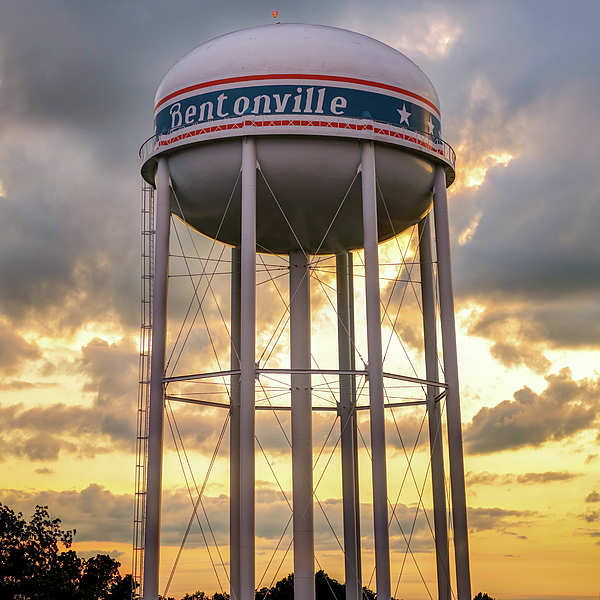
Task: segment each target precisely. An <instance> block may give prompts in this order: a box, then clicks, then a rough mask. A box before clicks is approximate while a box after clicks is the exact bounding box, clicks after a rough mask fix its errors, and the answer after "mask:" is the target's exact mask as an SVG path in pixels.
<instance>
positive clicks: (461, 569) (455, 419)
mask: <svg viewBox="0 0 600 600" xmlns="http://www.w3.org/2000/svg"><path fill="white" fill-rule="evenodd" d="M433 208H434V213H435V233H436V247H437V265H438V279H439V290H440V318H441V326H442V348H443V352H444V373H445V376H446V383H447V384H448V389H447V390H446V411H447V419H448V453H449V458H450V484H451V489H452V517H453V521H454V548H455V557H456V584H457V591H458V600H471V569H470V565H469V536H468V529H467V498H466V490H465V466H464V458H463V444H462V422H461V417H460V391H459V387H458V357H457V352H456V324H455V319H454V293H453V291H452V270H451V265H450V226H449V222H448V199H447V196H446V174H445V171H444V167H443V166H442V165H437V166H436V168H435V183H434V198H433Z"/></svg>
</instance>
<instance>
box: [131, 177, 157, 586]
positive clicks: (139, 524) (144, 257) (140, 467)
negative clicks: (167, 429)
mask: <svg viewBox="0 0 600 600" xmlns="http://www.w3.org/2000/svg"><path fill="white" fill-rule="evenodd" d="M141 205H142V206H141V209H142V212H141V226H142V227H141V228H142V232H141V326H140V360H139V385H138V409H137V439H136V452H135V455H136V461H135V494H134V521H133V565H132V575H133V581H134V584H133V585H134V588H136V589H134V590H132V597H133V598H135V597H138V596H137V594H139V596H140V597H141V595H142V594H143V590H142V587H141V586H142V582H143V580H144V573H143V571H144V549H145V539H144V533H145V521H146V481H147V464H148V415H149V404H150V349H151V346H152V300H153V297H154V189H153V188H152V186H150V185H149V184H148V183H146V182H145V181H143V182H142V201H141Z"/></svg>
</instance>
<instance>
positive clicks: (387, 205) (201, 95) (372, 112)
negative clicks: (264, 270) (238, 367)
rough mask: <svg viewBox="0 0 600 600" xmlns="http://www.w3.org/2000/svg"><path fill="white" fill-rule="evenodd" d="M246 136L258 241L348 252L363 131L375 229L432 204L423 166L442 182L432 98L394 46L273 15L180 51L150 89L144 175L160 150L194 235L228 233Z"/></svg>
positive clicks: (354, 234) (358, 224) (355, 229)
mask: <svg viewBox="0 0 600 600" xmlns="http://www.w3.org/2000/svg"><path fill="white" fill-rule="evenodd" d="M249 135H252V136H256V138H257V158H258V163H259V168H260V173H259V174H258V177H257V218H256V221H257V232H256V233H257V250H258V251H265V252H266V251H269V252H274V253H287V252H289V251H290V250H292V249H298V248H299V247H300V246H301V247H302V248H303V249H304V250H305V251H308V252H310V253H317V252H318V253H321V254H326V253H335V252H340V251H344V250H352V249H356V248H360V247H361V246H362V244H363V240H362V209H361V180H360V174H358V175H357V171H358V169H359V164H360V142H361V140H374V142H375V154H376V172H377V183H378V189H379V198H378V201H379V239H380V241H384V240H386V239H389V238H390V237H392V236H394V235H396V234H398V233H400V232H401V231H403V230H404V229H406V228H407V227H409V226H411V225H414V224H415V223H417V222H418V221H419V220H420V219H421V217H422V216H423V215H424V214H425V213H426V212H427V211H428V210H429V208H430V206H431V189H432V186H433V172H434V166H435V164H436V163H439V162H441V163H443V164H444V165H445V166H446V167H447V170H446V173H447V183H448V184H450V183H451V182H452V181H453V179H454V152H453V151H452V148H450V146H448V144H446V143H445V142H443V141H442V139H441V137H442V132H441V114H440V107H439V100H438V97H437V94H436V92H435V89H434V88H433V85H432V84H431V82H430V81H429V79H428V78H427V77H426V75H425V74H424V73H423V72H422V71H421V70H420V69H419V68H418V67H417V66H416V65H415V64H414V63H413V62H412V61H410V60H409V59H408V58H407V57H406V56H404V55H403V54H401V53H400V52H398V51H397V50H394V49H393V48H391V47H389V46H387V45H385V44H382V43H381V42H378V41H377V40H374V39H372V38H369V37H366V36H364V35H360V34H358V33H354V32H351V31H346V30H343V29H337V28H333V27H324V26H319V25H301V24H274V25H268V26H263V27H255V28H252V29H245V30H242V31H237V32H234V33H229V34H227V35H223V36H221V37H218V38H215V39H213V40H211V41H209V42H206V43H205V44H203V45H201V46H199V47H198V48H196V49H195V50H193V51H192V52H190V53H189V54H187V55H186V56H184V57H183V58H182V59H180V60H179V61H178V62H177V63H176V64H175V65H174V66H173V67H172V68H171V69H170V70H169V72H168V73H167V74H166V75H165V77H164V78H163V80H162V82H161V84H160V86H159V88H158V92H157V94H156V102H155V112H154V135H153V136H152V138H150V139H149V140H148V142H146V144H144V146H143V147H142V150H141V156H142V160H143V167H142V174H143V176H144V177H145V179H146V180H147V181H148V182H150V183H152V184H153V183H154V172H155V169H156V162H157V157H158V156H159V155H165V154H167V155H168V157H169V169H170V172H171V178H172V184H173V191H174V197H173V199H172V210H173V212H174V213H176V214H179V215H180V216H182V217H183V218H184V219H185V221H186V222H187V223H188V224H189V225H190V226H192V227H194V228H195V229H197V230H198V231H200V232H201V233H203V234H205V235H207V236H209V237H211V238H215V239H218V240H219V241H222V242H225V243H227V244H232V245H235V244H238V243H239V241H240V198H241V190H240V188H241V185H240V184H241V181H240V179H241V178H240V177H239V173H240V168H241V139H242V138H243V137H244V136H249Z"/></svg>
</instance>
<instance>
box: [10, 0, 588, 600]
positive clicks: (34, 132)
mask: <svg viewBox="0 0 600 600" xmlns="http://www.w3.org/2000/svg"><path fill="white" fill-rule="evenodd" d="M272 10H278V11H279V14H278V20H280V21H282V22H307V23H316V24H323V25H331V26H336V27H342V28H346V29H351V30H354V31H357V32H360V33H363V34H365V35H368V36H371V37H374V38H376V39H378V40H380V41H382V42H384V43H386V44H388V45H390V46H392V47H394V48H396V49H397V50H399V51H401V52H403V53H405V54H406V55H407V56H408V57H409V58H411V59H412V60H413V61H414V62H416V63H417V65H419V67H421V69H422V70H423V71H424V72H425V73H426V74H427V76H428V77H429V79H430V80H431V81H432V83H433V85H434V86H435V88H436V90H437V92H438V95H439V97H440V102H441V107H442V120H443V128H444V135H443V137H444V139H445V140H446V141H447V142H448V143H449V144H450V145H452V147H453V148H454V149H455V150H456V153H457V157H458V158H457V180H456V182H455V183H454V185H453V186H452V188H450V190H449V206H450V224H451V240H452V252H453V255H452V258H453V274H454V289H455V301H456V310H457V329H458V331H457V333H458V350H459V369H460V381H461V394H462V416H463V433H464V442H465V470H466V472H467V495H468V505H469V513H468V518H469V528H470V544H471V547H470V552H471V570H472V585H473V592H474V593H476V592H478V591H484V592H487V593H489V594H490V595H491V596H493V597H495V598H497V599H502V600H504V599H506V600H509V599H510V600H536V599H542V598H544V599H553V600H567V599H569V600H570V599H577V600H583V599H589V600H591V599H593V598H596V597H597V596H598V593H599V592H600V574H599V572H598V569H597V565H598V561H599V559H600V374H599V372H600V366H599V364H598V349H599V346H600V302H599V300H600V237H599V236H598V235H597V225H598V223H600V169H598V155H599V152H598V148H597V139H598V138H599V136H600V114H599V112H598V106H600V38H599V37H598V35H597V23H598V22H599V21H600V5H598V3H597V2H594V1H593V0H589V1H586V0H574V1H573V2H569V3H567V2H564V1H554V0H544V1H541V0H540V1H536V0H529V1H528V2H517V1H512V0H502V1H500V0H495V1H492V0H490V1H444V2H441V1H423V2H419V3H410V2H405V1H402V0H396V1H395V2H391V1H385V0H371V2H368V3H367V2H349V1H343V2H342V1H339V0H330V1H329V2H327V3H324V2H315V1H312V0H306V1H304V2H301V3H299V2H296V3H293V2H289V1H287V0H286V1H280V2H279V3H278V5H275V4H274V3H273V2H265V1H262V0H248V1H246V2H244V3H243V4H236V3H234V2H230V1H228V0H222V1H221V2H208V1H206V0H194V1H192V0H170V1H169V2H157V1H155V0H147V1H146V2H144V3H142V2H140V1H139V0H120V1H119V2H116V1H113V0H105V1H104V2H79V1H76V0H43V1H41V0H2V2H1V3H0V281H1V282H2V284H1V285H0V358H1V360H0V375H1V377H0V424H1V426H0V473H1V479H0V481H1V483H0V502H2V503H4V504H6V505H8V506H10V507H11V508H13V509H14V510H19V511H22V512H23V513H24V514H25V515H26V516H29V515H31V514H32V512H33V508H34V506H35V505H36V504H43V505H48V506H49V508H50V510H51V512H52V514H53V515H55V516H59V517H60V518H62V519H63V522H64V524H65V526H66V527H68V528H76V529H77V535H76V544H75V548H76V549H77V550H78V551H79V552H80V553H81V554H82V555H84V556H90V555H93V554H95V553H96V552H100V551H102V552H110V553H111V555H112V556H113V557H115V558H117V559H118V560H120V561H121V562H122V563H123V571H124V572H129V570H130V564H131V538H132V504H133V503H132V494H133V476H134V465H135V435H136V414H135V411H136V406H137V381H138V340H139V324H140V316H139V315H140V310H139V306H140V292H139V290H140V187H141V184H140V177H139V167H140V164H139V159H138V149H139V147H140V145H141V144H142V143H143V142H144V141H145V140H146V139H147V138H148V137H149V136H150V134H151V128H152V111H153V104H154V94H155V91H156V89H157V87H158V84H159V83H160V80H161V79H162V77H163V75H164V74H165V73H166V71H167V70H168V69H169V68H170V67H171V66H172V65H173V64H174V63H175V62H176V61H177V60H178V59H179V58H180V57H181V56H183V55H184V54H185V53H187V52H188V51H190V50H191V49H193V48H195V47H196V46H198V45H200V44H201V43H203V42H205V41H207V40H209V39H211V38H213V37H215V36H217V35H221V34H224V33H227V32H229V31H234V30H237V29H242V28H246V27H251V26H256V25H263V24H270V23H272V22H273V18H272V17H271V11H272ZM186 235H187V234H186ZM185 243H187V244H189V243H190V242H185ZM198 243H199V244H200V245H202V243H203V242H201V241H199V242H198ZM401 243H402V244H407V246H406V247H407V248H409V253H410V248H412V247H413V246H414V238H413V240H412V241H411V239H410V236H409V235H408V234H407V235H405V236H403V237H402V239H401ZM411 244H412V245H411ZM205 245H206V244H205ZM394 251H395V250H394V247H393V245H392V246H389V245H388V246H386V247H385V248H383V249H382V256H384V257H387V256H391V254H393V252H394ZM322 278H323V281H324V282H326V281H327V275H326V273H325V271H323V274H322ZM225 283H226V282H225ZM225 283H224V284H222V285H221V287H219V286H218V285H217V284H216V283H215V289H216V290H217V302H216V303H215V304H214V305H213V306H212V308H207V318H208V319H209V320H211V319H212V320H213V321H214V322H215V323H217V325H215V327H216V328H217V329H218V328H219V325H218V321H219V319H220V317H219V314H218V306H219V304H222V305H223V306H225V305H226V304H227V300H226V296H227V293H226V291H225V287H226V285H225ZM177 285H181V286H182V289H183V287H184V286H185V284H184V283H181V284H179V283H177V284H176V283H174V284H173V292H172V295H171V298H172V302H173V307H174V312H173V314H174V315H175V316H178V315H179V316H180V314H181V313H182V311H185V306H186V305H185V302H184V301H183V300H181V301H180V300H178V298H179V296H178V295H177V293H176V290H177ZM263 287H265V289H266V288H267V287H268V286H263ZM313 288H314V289H315V290H316V292H315V299H314V301H313V311H314V314H315V323H316V324H318V325H319V327H318V328H317V327H315V337H314V338H313V346H315V347H321V348H325V347H326V345H327V342H326V336H327V330H328V327H331V321H330V320H328V319H329V317H327V314H326V310H327V303H328V301H327V299H326V296H325V291H324V290H325V288H326V286H325V287H323V286H321V287H318V286H316V284H314V285H313ZM270 289H271V291H272V288H270ZM383 292H384V296H385V293H388V294H389V298H390V299H391V300H390V302H392V300H393V299H394V296H393V291H390V290H389V289H388V288H385V286H384V290H383ZM182 293H183V292H182ZM361 293H362V292H360V291H357V295H358V296H359V297H360V294H361ZM220 294H221V295H220ZM260 294H264V298H265V300H264V301H263V302H262V303H261V302H259V319H261V322H262V323H263V324H265V327H266V326H267V325H271V326H272V325H273V324H276V323H277V320H278V319H279V316H280V313H281V309H280V308H279V309H276V308H275V304H274V303H273V302H272V301H269V300H267V299H266V298H267V295H266V292H259V297H262V296H260ZM319 294H320V295H319ZM385 297H388V296H385ZM396 300H397V298H396ZM396 300H394V302H395V301H396ZM270 302H271V303H270ZM357 303H358V304H360V302H359V300H357ZM392 305H393V302H392ZM410 306H411V305H410V303H407V305H406V309H403V310H406V311H407V312H408V313H410V312H411V311H412V312H413V313H414V310H415V309H414V304H413V305H412V306H413V308H412V309H411V308H410ZM277 310H279V312H277ZM413 316H414V314H413ZM407 322H408V321H407ZM317 329H318V331H317ZM401 338H402V340H403V342H404V344H405V346H406V347H407V348H408V351H409V354H410V355H411V356H413V357H415V360H417V361H418V360H419V357H420V356H421V354H420V350H419V347H418V342H417V341H415V332H414V330H413V329H412V328H411V326H410V325H407V326H405V327H404V329H402V331H401ZM215 340H217V347H218V354H219V353H220V354H219V355H222V354H223V353H225V355H226V347H227V344H226V340H225V337H224V335H223V332H222V331H221V334H219V335H217V336H216V337H215ZM319 340H322V346H319V343H320V342H319ZM219 344H221V345H219ZM323 352H324V351H323ZM277 356H278V355H277V353H275V358H274V360H281V361H283V358H282V356H283V355H281V356H280V358H279V359H278V358H277ZM214 360H215V359H214V357H212V356H211V349H210V348H209V347H208V346H207V344H206V341H205V340H203V339H201V336H198V337H194V336H192V338H191V343H190V345H189V354H188V355H187V358H186V357H185V356H184V357H183V359H182V363H181V365H180V367H179V368H181V369H183V368H184V367H185V366H190V368H191V367H192V366H193V365H194V364H195V363H204V364H206V363H207V362H208V363H211V364H213V363H214ZM390 360H391V359H390ZM186 361H187V362H186ZM176 412H177V413H178V418H179V421H178V422H179V423H180V425H181V433H182V437H183V438H184V439H186V440H187V442H186V443H187V445H188V448H189V450H190V456H191V460H192V462H193V463H194V464H197V466H198V472H202V469H205V468H206V465H207V464H208V462H209V460H210V457H211V455H212V452H213V450H214V448H215V444H216V443H217V441H218V437H219V434H220V431H221V428H222V427H223V424H224V419H225V416H224V415H223V414H222V413H219V412H217V411H213V412H210V411H208V413H206V412H205V413H202V412H201V411H198V410H197V409H195V408H193V407H189V406H185V407H177V408H176ZM327 415H328V413H324V416H323V415H319V416H318V417H315V440H316V442H315V443H321V442H322V443H323V447H324V448H329V449H330V450H331V449H332V442H331V440H329V441H328V440H327V433H328V431H329V429H330V427H331V419H330V418H329V416H327ZM261 419H263V421H260V422H259V425H258V432H259V438H260V439H262V440H263V441H264V444H265V448H266V451H267V453H269V455H270V456H271V457H272V461H273V464H275V465H280V466H281V465H283V463H284V459H285V456H286V451H285V443H284V438H283V436H282V434H280V433H279V430H278V429H277V427H273V423H270V422H268V421H267V420H266V417H262V416H261ZM399 419H400V420H401V428H402V430H403V431H404V432H406V438H405V439H406V440H408V443H409V446H412V445H413V444H415V446H416V448H417V449H416V451H415V457H416V458H415V461H416V462H415V464H419V465H420V467H419V468H420V470H421V472H424V471H425V470H426V465H427V455H426V451H425V449H426V443H425V440H423V439H422V438H418V436H417V433H418V428H419V425H420V423H421V422H422V415H421V413H419V412H418V411H416V410H415V411H414V412H410V411H409V412H408V413H407V414H406V415H402V416H401V417H399ZM282 421H283V424H282V426H283V429H284V430H285V427H286V426H287V422H286V420H285V418H283V419H282ZM388 425H389V427H390V431H391V432H392V433H391V434H390V440H393V435H392V434H393V428H394V423H393V422H392V420H389V423H388ZM366 427H367V426H366ZM365 431H368V427H367V429H366V430H365ZM411 436H412V437H411ZM167 437H168V436H167ZM415 440H416V442H415ZM366 441H367V443H368V439H367V440H366ZM332 451H333V450H332ZM390 453H391V454H390V456H392V457H394V458H397V459H398V460H400V459H402V452H401V448H400V445H399V444H398V442H397V440H396V441H390ZM225 455H226V450H224V449H221V450H220V454H219V457H218V459H217V462H216V466H217V468H216V474H215V476H214V478H213V479H212V480H211V482H210V484H209V485H208V486H207V489H206V508H207V511H209V512H211V514H213V515H214V519H213V521H214V522H213V525H214V527H215V532H216V536H217V538H219V539H221V540H223V539H225V533H226V528H227V505H228V504H227V502H228V500H227V474H226V470H227V465H226V456H225ZM361 461H363V462H364V464H363V462H361V473H365V474H366V473H367V469H368V464H367V462H366V461H367V459H366V457H365V456H364V453H363V455H362V458H361ZM363 467H364V468H363ZM282 468H283V467H282ZM319 468H323V467H319ZM263 471H264V472H263ZM258 472H259V476H260V478H261V479H260V481H259V486H258V498H259V503H258V506H257V515H258V517H257V522H259V534H260V539H259V547H260V549H261V557H264V556H268V554H269V548H271V547H272V546H273V544H274V541H276V540H277V539H278V537H279V535H280V534H281V523H280V521H281V522H282V523H283V524H284V525H285V520H286V518H287V517H286V516H285V515H286V513H285V510H287V509H286V507H285V500H284V499H283V496H282V495H281V493H280V491H279V488H278V487H277V486H276V485H275V483H274V480H273V478H272V477H271V474H270V473H269V472H268V470H267V469H266V467H265V466H264V464H263V465H262V466H261V467H260V468H259V469H258ZM283 472H286V473H287V471H282V473H283ZM319 472H320V471H319ZM201 477H203V476H201ZM201 477H200V480H201ZM395 477H396V474H395V473H393V474H392V476H391V479H392V480H394V478H395ZM421 479H422V476H421ZM367 480H368V477H367ZM336 481H337V479H336V477H334V476H331V477H330V476H328V477H326V478H325V483H324V484H323V487H322V488H321V490H322V491H320V492H319V495H320V497H321V499H322V502H323V505H324V506H329V507H331V513H330V514H331V515H333V516H332V519H333V526H334V528H335V527H336V526H339V523H338V524H337V525H336V523H337V522H336V521H335V519H338V518H339V495H337V494H339V492H336V489H337V488H336ZM367 483H368V481H367ZM282 485H283V487H284V488H286V485H287V486H288V487H287V488H286V489H289V477H288V479H285V478H284V479H283V480H282ZM417 487H418V486H417ZM423 489H425V488H423ZM426 493H428V492H426ZM164 497H165V500H164V503H165V513H164V533H163V544H164V555H165V566H164V568H163V572H161V573H162V574H161V577H162V579H161V581H162V583H161V585H164V584H165V583H166V579H167V578H168V573H169V570H170V566H169V565H170V564H172V562H173V559H174V557H175V554H176V552H177V549H178V547H179V543H180V540H181V537H182V535H183V532H184V530H185V526H186V524H187V520H188V519H189V516H190V508H189V502H190V501H189V498H188V496H187V489H186V488H185V484H184V481H183V478H182V477H181V475H180V474H179V465H178V460H177V456H176V453H175V452H174V451H173V448H172V446H169V445H167V451H166V454H165V491H164ZM363 502H364V504H363V513H364V514H365V517H364V518H365V521H364V525H365V527H364V529H365V531H367V530H368V520H369V510H370V508H369V507H370V505H369V500H368V494H367V496H366V497H365V499H364V500H363ZM416 506H417V504H416V496H415V495H414V494H413V495H412V496H410V495H409V497H408V498H407V499H404V500H402V501H401V503H400V504H398V514H399V516H400V520H403V519H404V520H406V522H410V520H411V518H412V517H411V515H413V514H414V509H415V507H416ZM336 511H337V512H336ZM411 511H412V512H411ZM318 519H320V520H318V522H317V529H318V532H317V550H318V553H319V556H321V560H322V561H323V566H324V568H325V570H328V572H330V574H332V575H333V576H335V577H336V578H338V579H343V573H342V572H341V569H340V568H339V562H340V561H339V556H338V557H337V558H335V557H334V555H335V550H336V548H335V543H334V542H332V539H331V536H329V537H328V525H327V524H326V522H325V521H324V520H323V519H322V518H321V517H318ZM415 523H416V527H415V541H414V549H415V556H418V557H420V558H422V560H423V565H424V566H423V571H424V573H425V576H426V577H425V578H426V579H427V581H428V585H429V587H430V589H433V587H435V580H434V579H433V580H432V569H431V560H432V558H431V557H432V553H431V544H430V540H429V542H428V540H427V536H428V535H429V534H428V530H427V524H426V522H424V521H423V520H422V519H420V520H417V521H415ZM194 536H195V537H194ZM370 541H371V538H369V535H368V533H365V539H364V543H365V548H367V551H366V553H367V554H369V553H368V548H369V543H370ZM190 545H191V550H190V551H189V553H185V552H184V554H183V555H182V560H181V567H180V570H179V571H178V574H177V575H176V578H175V579H174V583H173V585H172V587H171V590H170V594H171V595H175V596H176V597H180V596H182V595H183V594H184V593H185V592H192V591H194V590H195V589H205V591H207V592H209V593H212V592H213V591H215V590H216V589H218V584H217V582H216V579H215V577H214V575H213V574H212V570H211V568H210V566H206V558H203V559H202V560H203V561H204V562H202V563H201V558H200V557H201V556H203V554H202V552H203V551H202V541H201V539H200V535H199V534H198V532H196V531H195V530H194V533H193V535H192V538H191V542H190ZM392 547H393V552H394V554H393V561H394V564H393V569H392V571H393V573H395V576H396V577H397V575H398V571H399V569H400V566H399V562H401V561H402V559H403V548H402V543H401V540H400V539H399V537H398V535H397V534H395V536H394V537H393V539H392ZM369 556H370V555H369ZM260 560H264V559H263V558H261V559H260ZM260 560H259V562H260ZM369 560H371V559H370V558H368V557H367V558H366V559H365V564H366V567H368V565H370V564H371V563H369ZM336 561H337V562H336ZM407 563H408V564H409V565H410V568H411V569H413V570H412V571H410V572H409V574H408V575H407V577H408V579H407V580H406V582H403V585H405V586H406V587H401V588H400V589H399V591H398V596H397V597H398V598H400V597H402V598H428V597H429V596H428V593H427V591H426V589H425V588H424V586H423V584H422V582H421V580H420V578H419V576H418V574H417V571H416V570H414V566H413V563H412V557H411V556H409V557H408V560H407ZM408 568H409V567H407V569H408ZM290 570H291V569H290ZM365 570H368V568H366V569H365ZM287 572H289V570H288V571H285V570H284V571H282V572H281V573H280V576H284V575H286V574H287ZM220 577H221V579H222V580H223V581H224V580H225V575H224V574H223V571H222V570H221V574H220ZM431 581H433V582H434V583H433V587H432V584H431ZM394 586H395V584H394V583H393V584H392V589H394Z"/></svg>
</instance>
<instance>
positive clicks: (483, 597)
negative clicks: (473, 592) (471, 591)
mask: <svg viewBox="0 0 600 600" xmlns="http://www.w3.org/2000/svg"><path fill="white" fill-rule="evenodd" d="M473 600H495V598H492V597H491V596H488V595H487V594H482V593H481V592H479V594H477V596H475V598H473Z"/></svg>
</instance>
